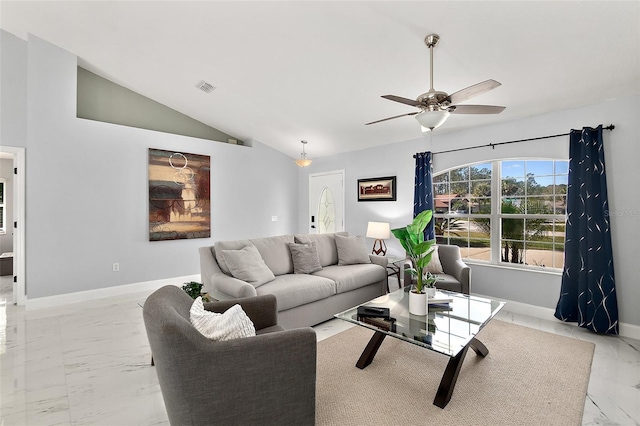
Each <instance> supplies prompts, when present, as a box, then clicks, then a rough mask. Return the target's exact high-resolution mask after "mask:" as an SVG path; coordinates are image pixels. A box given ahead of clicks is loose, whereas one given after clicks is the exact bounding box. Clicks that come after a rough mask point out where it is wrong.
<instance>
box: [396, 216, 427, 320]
mask: <svg viewBox="0 0 640 426" xmlns="http://www.w3.org/2000/svg"><path fill="white" fill-rule="evenodd" d="M432 217H433V212H432V211H431V210H424V211H423V212H421V213H419V214H418V215H417V216H416V217H415V218H414V219H413V222H411V223H410V224H409V225H407V226H405V227H404V228H397V229H392V230H391V232H392V233H393V236H394V237H396V238H397V239H398V241H400V244H402V247H403V248H404V250H405V251H406V252H407V256H408V257H409V259H411V264H412V267H411V268H409V269H407V271H408V272H409V273H410V274H411V275H413V276H415V277H416V285H415V286H414V287H413V288H412V289H411V291H410V292H409V312H410V313H412V314H414V315H426V314H427V293H426V292H425V283H426V282H429V283H430V285H431V286H433V285H434V284H435V280H433V281H431V278H429V279H427V280H425V274H424V268H425V267H426V266H427V264H429V262H430V261H431V253H433V251H434V250H435V247H434V245H435V243H436V241H435V240H428V241H425V240H424V230H425V229H426V227H427V225H428V224H429V222H431V218H432ZM412 300H413V302H412Z"/></svg>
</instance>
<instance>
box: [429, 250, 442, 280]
mask: <svg viewBox="0 0 640 426" xmlns="http://www.w3.org/2000/svg"><path fill="white" fill-rule="evenodd" d="M427 272H431V273H432V274H444V270H443V269H442V263H441V262H440V255H439V254H438V246H436V249H435V250H434V251H433V252H432V253H431V260H430V261H429V263H428V264H427Z"/></svg>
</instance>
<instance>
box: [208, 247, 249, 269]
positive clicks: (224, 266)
mask: <svg viewBox="0 0 640 426" xmlns="http://www.w3.org/2000/svg"><path fill="white" fill-rule="evenodd" d="M249 245H251V241H249V240H236V241H218V242H216V243H214V244H213V251H214V253H215V255H216V262H218V266H219V267H220V269H222V272H224V273H225V274H227V275H231V271H230V270H229V267H228V266H227V262H225V260H224V257H222V253H221V251H222V250H241V249H243V248H245V247H246V246H249Z"/></svg>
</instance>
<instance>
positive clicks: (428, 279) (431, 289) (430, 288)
mask: <svg viewBox="0 0 640 426" xmlns="http://www.w3.org/2000/svg"><path fill="white" fill-rule="evenodd" d="M439 279H440V278H438V277H437V276H436V275H433V274H432V273H431V272H427V273H426V274H425V275H424V277H423V278H422V283H423V285H424V287H425V288H426V292H427V296H428V297H435V295H436V281H438V280H439Z"/></svg>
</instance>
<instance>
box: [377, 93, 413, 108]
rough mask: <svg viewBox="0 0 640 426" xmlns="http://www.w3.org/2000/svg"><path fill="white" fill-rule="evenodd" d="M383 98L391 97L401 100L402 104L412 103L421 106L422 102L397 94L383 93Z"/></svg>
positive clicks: (393, 99) (396, 100)
mask: <svg viewBox="0 0 640 426" xmlns="http://www.w3.org/2000/svg"><path fill="white" fill-rule="evenodd" d="M381 97H382V98H385V99H389V100H390V101H395V102H400V103H401V104H406V105H411V106H414V107H420V106H422V104H421V103H420V102H418V101H414V100H413V99H407V98H403V97H401V96H395V95H383V96H381Z"/></svg>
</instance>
